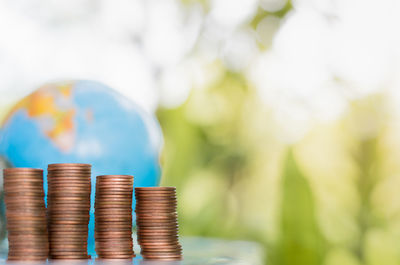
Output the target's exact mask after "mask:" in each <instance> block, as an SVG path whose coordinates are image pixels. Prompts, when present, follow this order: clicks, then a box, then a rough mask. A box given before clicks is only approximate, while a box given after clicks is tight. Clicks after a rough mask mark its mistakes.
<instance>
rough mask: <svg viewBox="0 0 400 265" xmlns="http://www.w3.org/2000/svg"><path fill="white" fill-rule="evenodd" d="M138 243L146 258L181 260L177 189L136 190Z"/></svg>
mask: <svg viewBox="0 0 400 265" xmlns="http://www.w3.org/2000/svg"><path fill="white" fill-rule="evenodd" d="M135 197H136V210H135V211H136V225H137V237H138V243H139V245H140V247H141V254H142V256H143V258H144V259H151V260H179V259H182V247H181V245H180V244H179V236H178V221H177V213H176V206H177V199H176V189H175V187H148V188H135Z"/></svg>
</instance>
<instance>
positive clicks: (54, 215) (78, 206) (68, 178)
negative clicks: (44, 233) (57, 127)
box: [47, 164, 91, 259]
mask: <svg viewBox="0 0 400 265" xmlns="http://www.w3.org/2000/svg"><path fill="white" fill-rule="evenodd" d="M47 181H48V194H47V218H48V230H49V244H50V249H49V250H50V253H49V256H50V258H51V259H87V258H88V254H87V237H88V224H89V218H90V217H89V211H90V191H91V166H90V165H88V164H50V165H49V166H48V175H47Z"/></svg>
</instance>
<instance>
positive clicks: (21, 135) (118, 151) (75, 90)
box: [0, 81, 162, 237]
mask: <svg viewBox="0 0 400 265" xmlns="http://www.w3.org/2000/svg"><path fill="white" fill-rule="evenodd" d="M161 145H162V133H161V130H160V127H159V125H158V123H157V121H156V120H155V118H154V117H152V116H150V115H149V114H146V113H145V112H143V111H142V110H141V109H140V108H139V107H138V106H137V105H135V104H134V103H133V102H131V101H129V100H127V99H126V98H125V97H123V96H121V95H120V94H118V93H117V92H116V91H114V90H112V89H111V88H109V87H107V86H105V85H104V84H101V83H98V82H94V81H67V82H59V83H51V84H46V85H44V86H43V87H41V88H39V89H38V90H36V91H35V92H33V93H32V94H31V95H29V96H27V97H25V98H24V99H22V100H21V101H20V102H19V103H17V104H16V105H15V106H14V107H13V108H12V110H11V111H10V113H9V114H8V115H7V116H6V118H5V121H4V123H3V125H2V129H1V130H0V156H4V157H5V158H6V159H7V160H8V162H9V163H10V164H11V165H12V166H14V167H34V168H43V169H46V168H47V164H50V163H73V162H77V163H89V164H92V166H93V167H92V174H93V175H92V209H91V212H92V213H93V204H94V191H95V182H96V179H95V176H97V175H102V174H129V175H134V183H135V186H155V185H158V184H159V180H160V166H159V153H160V148H161ZM45 192H46V193H47V185H45ZM91 215H92V216H91V217H93V214H91ZM91 219H93V218H91ZM90 228H91V229H90V230H91V232H90V236H91V237H92V235H93V234H92V232H93V220H91V227H90Z"/></svg>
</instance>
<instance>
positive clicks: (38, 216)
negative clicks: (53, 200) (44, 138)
mask: <svg viewBox="0 0 400 265" xmlns="http://www.w3.org/2000/svg"><path fill="white" fill-rule="evenodd" d="M3 172H4V195H5V203H6V217H7V229H8V242H9V252H8V259H9V260H46V259H47V256H48V252H49V243H48V238H47V224H46V207H45V204H44V191H43V170H41V169H32V168H10V169H4V171H3Z"/></svg>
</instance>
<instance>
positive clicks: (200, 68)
mask: <svg viewBox="0 0 400 265" xmlns="http://www.w3.org/2000/svg"><path fill="white" fill-rule="evenodd" d="M285 4H286V1H285V0H260V1H257V0H210V11H209V12H208V13H207V14H206V13H205V11H204V10H203V8H202V7H201V6H200V5H182V4H181V3H180V1H177V0H118V1H113V0H47V1H45V0H0V33H1V34H0V91H1V92H2V94H3V95H4V94H5V95H6V97H1V98H0V104H2V105H4V104H10V103H12V102H15V101H16V100H17V99H18V98H20V97H21V95H24V94H27V93H29V92H30V91H32V90H33V89H34V88H35V87H38V86H40V85H41V84H43V83H44V82H47V81H52V80H57V79H80V78H82V79H95V80H99V81H102V82H105V83H107V84H109V85H110V86H112V87H114V88H115V89H117V90H119V91H120V92H122V93H123V94H125V95H126V96H127V97H129V98H131V99H133V100H134V101H136V102H137V103H138V104H140V105H141V106H142V107H143V108H144V109H146V110H147V111H149V112H153V111H154V110H155V109H156V107H157V105H158V104H163V105H165V106H170V107H173V106H177V105H179V104H181V103H182V102H183V101H184V100H185V99H186V97H187V95H188V93H189V91H190V89H191V88H192V87H194V86H195V87H199V86H205V85H207V83H208V82H211V81H212V73H209V72H207V69H208V66H209V65H210V64H212V62H214V61H215V60H216V59H220V60H222V61H223V62H224V63H225V65H226V66H227V67H228V68H230V69H232V70H233V71H243V72H244V73H245V74H246V76H247V77H248V79H249V81H250V82H251V83H252V84H254V85H255V86H256V88H257V90H258V91H259V93H260V95H261V97H262V99H263V100H264V102H265V103H266V104H267V105H268V106H269V107H270V108H271V109H272V110H273V112H274V113H275V116H276V120H277V121H278V122H279V121H284V122H281V125H282V128H283V129H285V130H287V131H288V133H289V135H291V134H293V135H294V137H295V138H296V137H297V136H301V135H302V134H303V133H304V132H306V131H307V130H308V128H310V126H312V124H314V123H315V122H321V121H322V122H324V121H330V120H334V119H336V118H337V117H338V116H339V115H340V114H341V113H342V112H343V111H344V110H345V109H346V106H347V102H348V101H349V100H351V99H354V98H358V97H361V96H364V95H367V94H369V93H374V92H377V91H382V90H385V91H388V92H389V93H391V94H392V98H393V103H394V104H393V105H395V106H400V104H398V102H400V90H399V87H400V35H399V34H397V31H398V27H399V26H400V16H399V15H398V14H400V2H399V1H397V0H296V1H293V5H294V10H293V11H292V12H290V13H289V14H288V15H287V16H286V17H285V18H284V19H283V20H280V19H279V18H277V17H274V16H270V17H268V18H266V19H264V20H263V21H261V23H260V24H259V26H258V27H257V28H256V29H255V30H254V29H251V28H249V27H248V26H246V25H247V23H248V22H249V21H250V20H251V18H252V17H253V16H254V14H255V12H256V10H257V8H258V6H260V7H261V8H264V9H265V10H267V11H270V12H274V11H277V10H280V9H281V8H282V7H283V6H284V5H285ZM228 11H229V12H228ZM275 32H276V34H275V35H274V38H272V37H271V36H273V34H274V33H275ZM256 40H258V41H260V42H262V43H264V44H266V45H270V46H271V49H269V50H267V51H260V50H259V49H258V46H257V45H256ZM399 110H400V108H399Z"/></svg>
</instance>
